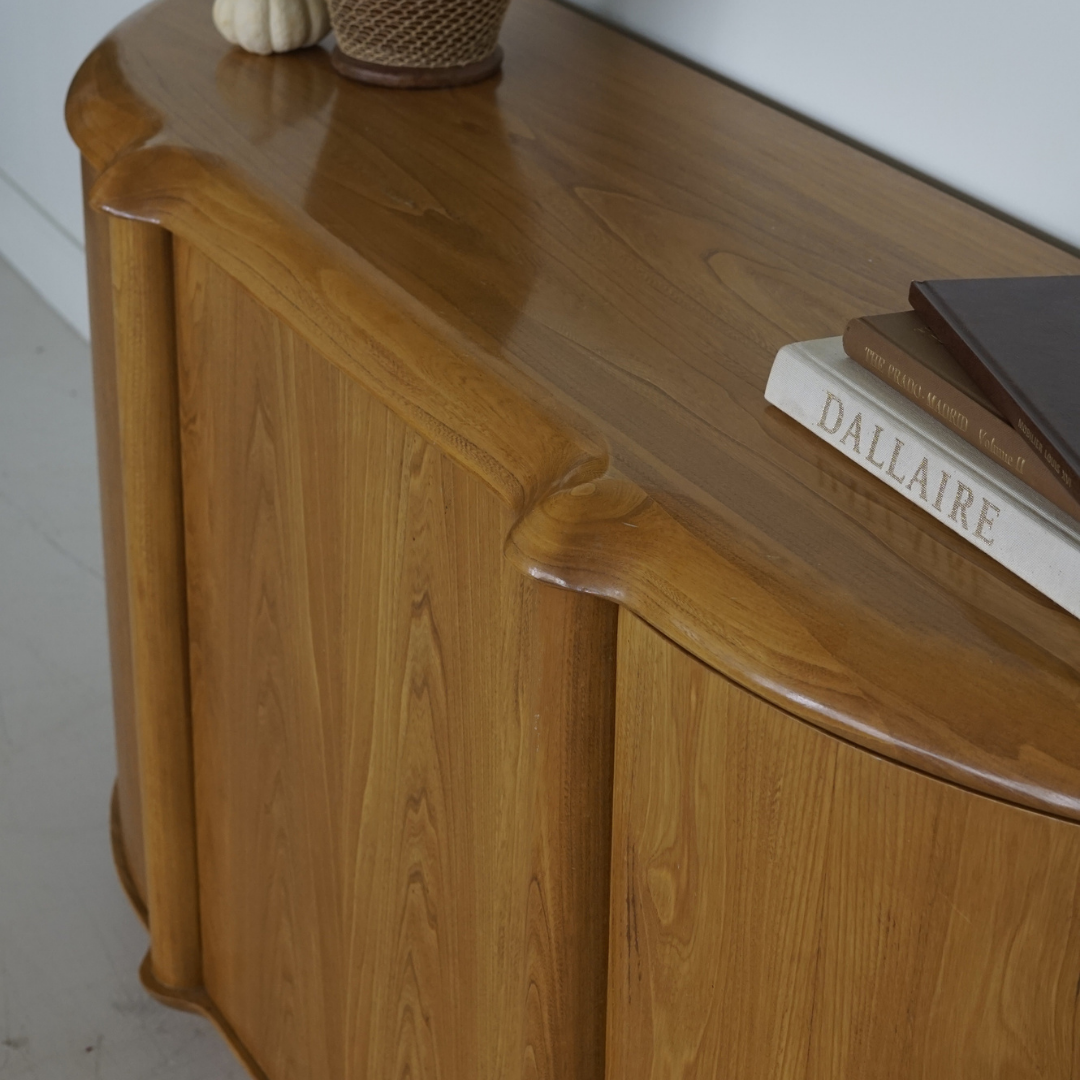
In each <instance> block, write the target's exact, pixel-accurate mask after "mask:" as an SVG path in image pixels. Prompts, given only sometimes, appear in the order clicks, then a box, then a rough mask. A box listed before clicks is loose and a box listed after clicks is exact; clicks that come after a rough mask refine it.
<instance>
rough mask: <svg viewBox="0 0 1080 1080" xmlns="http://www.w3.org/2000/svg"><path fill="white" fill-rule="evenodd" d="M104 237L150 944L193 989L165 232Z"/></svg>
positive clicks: (118, 223) (180, 557)
mask: <svg viewBox="0 0 1080 1080" xmlns="http://www.w3.org/2000/svg"><path fill="white" fill-rule="evenodd" d="M109 241H110V247H111V256H112V260H111V261H112V289H113V334H114V342H115V354H116V389H117V401H118V411H119V420H120V458H121V469H122V474H123V492H124V535H125V549H126V556H127V585H128V617H129V621H130V626H131V662H132V684H133V691H134V692H133V697H134V707H135V722H136V730H137V741H138V757H139V774H140V781H141V794H142V800H141V801H142V815H143V838H144V854H145V860H146V886H147V897H146V899H147V907H148V908H149V913H150V951H151V957H152V963H153V971H154V975H155V977H156V978H157V980H158V981H159V982H160V983H161V984H162V985H164V986H167V987H194V986H199V985H201V982H202V960H201V945H200V938H199V907H198V876H197V874H198V871H197V863H196V857H195V805H194V783H193V775H192V746H191V709H190V694H189V687H188V662H187V600H186V594H185V574H184V542H183V535H184V533H183V499H182V490H181V478H180V427H179V403H178V390H177V371H176V326H175V313H174V298H173V297H174V294H173V273H172V240H171V237H170V235H169V234H168V233H167V232H166V231H165V230H164V229H161V228H159V227H158V226H155V225H148V224H145V223H143V222H137V221H130V220H127V219H124V218H117V217H112V218H110V219H109Z"/></svg>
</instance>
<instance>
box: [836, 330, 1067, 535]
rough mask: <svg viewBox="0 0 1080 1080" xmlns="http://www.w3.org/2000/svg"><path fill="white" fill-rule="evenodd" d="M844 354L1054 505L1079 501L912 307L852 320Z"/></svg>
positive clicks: (1063, 506)
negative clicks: (889, 313) (910, 309)
mask: <svg viewBox="0 0 1080 1080" xmlns="http://www.w3.org/2000/svg"><path fill="white" fill-rule="evenodd" d="M844 352H846V353H847V354H848V356H850V357H851V359H852V360H854V361H855V362H856V363H857V364H860V365H861V366H862V367H864V368H866V369H867V370H868V371H872V372H873V373H874V374H875V375H877V376H878V377H879V378H880V379H882V380H883V381H885V382H886V383H888V384H889V385H890V386H892V387H893V388H894V389H896V390H899V391H900V393H901V394H903V395H904V397H906V398H907V399H908V400H909V401H912V402H914V403H915V404H916V405H918V406H919V408H920V409H922V410H923V412H926V413H928V414H929V415H930V416H933V417H934V418H935V419H937V420H940V421H941V423H943V424H944V425H945V426H946V427H948V428H949V429H950V430H952V431H955V432H956V434H957V435H959V436H960V437H961V438H962V439H964V440H965V441H967V442H969V443H971V445H972V446H974V447H976V448H977V449H979V450H981V451H982V452H983V453H984V454H985V455H986V456H987V457H989V458H992V459H993V460H994V461H996V462H997V463H998V464H999V465H1001V466H1002V467H1003V468H1005V469H1008V470H1009V472H1011V473H1012V474H1013V475H1014V476H1016V477H1018V478H1019V479H1021V480H1023V481H1024V483H1026V484H1027V485H1028V486H1029V487H1030V488H1032V489H1033V490H1035V491H1037V492H1038V493H1039V494H1040V495H1042V496H1044V497H1045V498H1047V499H1049V500H1050V502H1052V503H1053V504H1054V505H1055V506H1057V507H1059V508H1060V509H1062V510H1064V511H1065V512H1066V513H1067V514H1069V515H1070V516H1072V517H1074V518H1077V519H1078V520H1080V502H1078V501H1077V500H1076V499H1075V498H1073V496H1072V495H1071V494H1070V492H1069V491H1068V490H1067V489H1066V488H1065V487H1064V486H1063V485H1062V484H1061V482H1060V481H1059V480H1058V479H1057V477H1056V476H1055V475H1054V473H1052V472H1051V471H1050V469H1049V468H1047V466H1046V465H1044V464H1043V462H1042V461H1041V460H1040V457H1039V455H1038V454H1037V453H1035V452H1034V451H1033V450H1032V448H1031V446H1029V445H1028V442H1027V440H1026V439H1024V437H1023V436H1022V435H1021V434H1020V433H1019V432H1017V431H1015V430H1014V429H1013V428H1012V426H1011V425H1010V424H1009V422H1008V421H1007V420H1006V419H1005V417H1004V416H1002V415H1001V413H1000V412H999V411H998V409H997V408H996V407H995V405H994V404H993V402H991V401H990V399H989V398H988V397H987V396H986V395H985V394H984V393H983V392H982V390H980V389H979V387H978V386H977V385H976V384H975V382H974V381H973V380H972V379H971V377H970V376H969V375H968V374H967V373H966V372H965V371H964V369H963V368H962V367H961V366H960V365H959V364H958V363H957V361H956V360H955V359H954V358H953V356H952V354H951V353H950V352H949V350H948V349H946V348H945V346H944V345H942V344H941V342H940V341H938V340H937V338H935V337H934V335H933V334H932V333H931V332H930V330H929V329H928V328H927V326H926V323H925V322H923V320H922V319H921V318H920V317H919V316H918V315H917V314H916V313H915V312H914V311H898V312H895V313H893V314H891V315H867V316H865V317H864V318H861V319H852V320H851V322H850V323H848V326H847V329H846V330H845V331H844Z"/></svg>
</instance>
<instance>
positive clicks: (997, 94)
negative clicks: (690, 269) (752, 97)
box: [0, 0, 1080, 334]
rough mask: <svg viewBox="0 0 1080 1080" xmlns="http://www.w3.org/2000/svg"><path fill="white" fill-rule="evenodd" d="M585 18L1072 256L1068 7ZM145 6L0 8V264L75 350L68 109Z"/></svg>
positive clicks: (633, 4)
mask: <svg viewBox="0 0 1080 1080" xmlns="http://www.w3.org/2000/svg"><path fill="white" fill-rule="evenodd" d="M190 2H191V3H202V4H205V5H206V6H207V8H209V4H210V0H190ZM578 2H579V3H581V4H582V6H584V7H587V8H589V9H591V10H592V11H595V12H596V13H597V14H599V15H602V16H603V17H605V18H608V19H610V20H612V21H614V22H616V23H618V24H621V25H624V26H626V27H628V28H630V29H632V30H635V31H637V32H638V33H640V34H643V35H645V36H646V37H649V38H652V39H654V40H656V41H658V42H660V43H661V44H663V45H665V46H667V47H668V48H670V49H673V50H674V51H676V52H678V53H681V54H683V55H685V56H687V57H690V58H691V59H693V60H695V61H697V62H698V63H700V64H703V65H705V66H706V67H709V68H711V69H713V70H715V71H717V72H720V73H721V74H723V75H726V76H728V77H730V78H732V79H735V80H736V81H738V82H741V83H743V84H745V85H746V86H749V87H751V88H752V89H754V90H757V91H759V92H760V93H763V94H766V95H768V96H769V97H771V98H773V99H775V100H777V101H779V102H782V103H783V104H785V105H788V106H790V107H792V108H794V109H797V110H799V111H800V112H802V113H805V114H807V115H808V116H811V117H814V118H815V119H817V120H820V121H821V122H822V123H825V124H828V125H830V126H831V127H834V128H836V129H837V130H839V131H842V132H844V133H846V134H847V135H850V136H851V137H853V138H855V139H858V140H860V141H861V142H864V143H866V144H867V145H869V146H872V147H875V148H876V149H878V150H880V151H882V152H884V153H887V154H890V155H892V156H893V157H895V158H898V159H899V160H901V161H904V162H907V163H908V164H909V165H911V166H913V167H914V168H916V169H919V170H921V171H923V172H925V173H927V174H929V175H931V176H934V177H937V178H938V179H939V180H942V181H944V182H945V183H948V184H951V185H953V186H954V187H956V188H959V189H960V190H962V191H966V192H968V193H969V194H971V195H973V196H975V197H976V198H978V199H982V200H983V201H985V202H987V203H989V204H991V205H992V206H996V207H998V208H1000V209H1002V210H1004V211H1006V212H1007V213H1010V214H1013V215H1015V216H1016V217H1018V218H1020V219H1021V220H1024V221H1027V222H1029V223H1031V224H1032V225H1035V226H1036V227H1038V228H1040V229H1043V230H1045V231H1046V232H1048V233H1051V234H1053V235H1055V236H1058V237H1060V238H1061V239H1063V240H1065V241H1067V242H1069V243H1071V244H1074V245H1077V246H1080V56H1078V54H1080V2H1078V0H1023V2H1019V0H1012V2H1011V3H1008V4H1006V3H1005V2H1004V0H903V2H900V0H894V2H892V3H888V4H884V3H881V2H879V0H812V2H810V0H578ZM139 3H140V0H0V254H2V255H3V256H4V257H6V258H7V259H8V260H9V261H10V262H12V263H13V264H14V265H15V267H16V268H17V269H18V270H19V271H20V272H21V273H22V274H23V276H24V277H26V278H27V279H28V280H29V281H30V282H31V284H33V285H34V286H35V287H36V288H37V289H38V290H39V291H40V292H41V293H42V294H43V295H44V296H45V298H46V299H47V300H48V301H49V302H50V303H51V304H52V305H53V306H54V307H55V308H56V309H57V310H59V311H60V313H61V314H62V315H63V316H64V317H65V318H66V319H67V320H68V321H69V322H70V323H71V324H72V325H73V326H75V327H76V328H77V329H79V330H81V331H82V332H83V333H84V334H85V333H86V326H87V316H86V291H85V284H84V277H85V272H84V269H83V253H82V250H81V244H82V212H81V202H80V194H79V171H78V156H77V154H76V151H75V148H74V146H73V145H72V143H71V141H70V139H69V138H68V135H67V132H66V131H65V130H64V122H63V102H64V94H65V92H66V89H67V85H68V83H69V81H70V80H71V77H72V75H73V74H74V72H75V69H76V68H77V67H78V64H79V62H80V61H81V60H82V58H83V57H84V56H85V55H86V53H87V52H89V50H90V49H91V48H92V46H93V45H94V43H95V42H96V41H97V40H99V39H100V38H101V37H102V36H103V35H104V34H105V33H106V32H107V31H108V30H109V29H110V28H111V27H112V26H113V25H114V24H115V23H117V22H119V21H120V19H122V18H123V17H124V16H125V15H127V14H128V13H129V12H130V11H132V10H134V9H135V8H136V7H138V6H139ZM208 15H209V12H208Z"/></svg>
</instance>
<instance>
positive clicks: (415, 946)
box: [176, 242, 616, 1080]
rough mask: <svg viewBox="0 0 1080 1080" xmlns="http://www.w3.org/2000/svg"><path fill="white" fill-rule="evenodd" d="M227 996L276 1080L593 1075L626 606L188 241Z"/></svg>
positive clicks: (214, 969)
mask: <svg viewBox="0 0 1080 1080" xmlns="http://www.w3.org/2000/svg"><path fill="white" fill-rule="evenodd" d="M176 283H177V297H178V342H179V348H178V355H179V367H180V385H181V406H180V407H181V427H182V444H183V482H184V513H185V520H186V530H187V531H186V551H187V567H188V595H189V621H190V641H191V649H190V653H191V682H192V715H193V719H192V724H193V731H194V761H195V803H196V817H197V822H198V834H197V835H198V864H199V892H200V911H201V932H202V943H203V969H204V977H205V984H206V989H207V991H208V993H209V996H210V998H211V999H212V1000H213V1002H214V1003H215V1005H216V1006H217V1008H218V1009H219V1010H220V1012H221V1014H222V1016H223V1017H224V1018H225V1019H226V1021H227V1022H228V1024H230V1025H231V1026H232V1028H233V1029H234V1031H235V1033H236V1037H237V1038H238V1039H239V1041H240V1042H241V1043H242V1044H243V1045H244V1046H246V1047H247V1049H248V1050H249V1051H250V1052H251V1054H252V1055H253V1056H254V1058H255V1059H256V1061H257V1062H258V1063H259V1066H260V1067H261V1068H262V1069H263V1070H264V1071H265V1073H266V1074H267V1076H269V1077H270V1078H271V1080H293V1078H295V1080H308V1078H311V1077H326V1078H328V1080H347V1078H354V1080H361V1078H367V1077H399V1076H409V1077H412V1078H414V1080H419V1078H421V1077H425V1078H435V1077H439V1078H441V1080H479V1078H485V1080H504V1078H516V1077H527V1076H528V1077H534V1076H535V1077H550V1078H552V1080H566V1078H581V1080H599V1078H600V1077H601V1076H602V1074H603V1039H604V994H605V987H606V970H607V922H606V920H607V911H608V881H609V876H608V869H609V843H610V804H611V756H612V737H613V736H612V728H613V708H614V701H613V697H614V641H615V620H616V609H615V608H614V606H613V605H610V604H608V603H606V602H604V601H601V600H597V599H595V598H591V597H585V596H580V595H577V594H573V593H568V592H565V591H562V590H557V589H554V588H552V587H550V586H545V585H541V584H539V583H537V582H535V581H533V580H532V579H530V578H527V577H525V576H523V575H522V574H521V573H519V572H518V571H517V570H516V569H514V568H513V567H512V566H510V564H509V563H508V562H507V561H506V560H505V559H504V557H503V543H504V540H505V537H506V535H507V533H508V531H509V529H510V526H511V524H512V515H511V513H510V511H509V510H508V509H507V508H506V507H505V506H504V505H503V504H502V503H501V502H500V501H499V499H498V498H497V497H496V496H495V495H494V494H493V493H492V492H491V491H490V490H489V489H488V488H487V487H485V486H484V485H483V484H482V483H481V482H480V481H479V480H477V479H476V478H475V477H474V476H472V475H470V474H469V473H467V472H466V471H465V470H463V469H462V468H461V467H460V466H458V465H457V464H455V463H454V462H452V461H451V460H450V459H449V458H448V457H446V456H445V455H444V454H442V453H440V452H439V451H438V449H436V448H435V447H434V446H432V445H431V444H430V443H428V442H425V441H424V439H422V438H421V437H420V436H419V435H418V434H416V433H415V432H414V431H412V430H411V429H410V428H409V427H408V426H407V425H406V424H405V423H404V422H403V421H402V420H401V419H400V418H399V417H398V416H397V415H396V414H395V413H393V412H391V411H390V410H389V409H388V408H387V407H386V406H384V405H383V404H382V403H381V402H379V401H378V400H376V399H375V398H374V397H372V396H371V395H369V394H368V393H367V392H365V391H364V389H363V388H362V387H361V386H360V385H359V384H358V383H357V382H355V381H354V380H353V379H352V378H350V377H349V376H348V375H346V374H345V373H343V372H342V371H341V370H339V369H338V368H337V367H335V366H333V365H332V364H330V363H329V362H327V360H326V359H325V358H324V357H322V356H321V355H319V354H318V353H317V352H315V351H314V350H313V349H312V348H311V347H310V346H308V345H307V344H306V343H305V342H304V341H303V340H302V339H300V338H299V337H298V336H297V335H296V334H295V333H294V332H292V331H291V330H290V329H289V328H288V327H286V326H284V325H283V324H282V323H280V322H279V321H278V320H277V319H276V318H274V317H272V316H271V315H269V314H268V313H267V312H266V311H265V310H264V309H262V308H261V307H260V306H259V305H258V303H257V302H256V301H255V300H254V299H253V298H252V297H251V296H250V295H249V294H248V293H247V292H246V291H245V290H244V289H243V288H242V287H240V286H239V285H238V284H237V283H236V282H235V281H233V280H232V279H231V278H229V277H228V276H227V275H226V274H225V273H224V272H223V271H222V270H220V269H219V268H218V267H216V266H215V265H214V264H213V263H211V262H210V261H208V260H207V259H206V258H205V257H204V256H202V255H201V254H199V253H198V252H197V251H195V250H194V249H192V248H191V247H189V246H187V245H185V244H183V243H179V242H178V243H177V259H176Z"/></svg>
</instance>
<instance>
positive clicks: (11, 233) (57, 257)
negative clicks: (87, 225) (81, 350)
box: [0, 173, 90, 339]
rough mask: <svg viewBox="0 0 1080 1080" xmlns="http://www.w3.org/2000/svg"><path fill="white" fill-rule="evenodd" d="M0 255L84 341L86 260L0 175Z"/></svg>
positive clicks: (86, 329) (86, 335) (71, 239)
mask: <svg viewBox="0 0 1080 1080" xmlns="http://www.w3.org/2000/svg"><path fill="white" fill-rule="evenodd" d="M0 255H2V256H3V257H4V258H5V259H6V260H7V261H8V262H9V263H11V265H12V266H13V267H14V268H15V269H16V270H17V271H18V272H19V273H20V274H21V275H22V276H23V277H24V278H26V280H27V281H28V282H29V283H30V284H31V285H32V286H33V287H34V288H35V289H36V290H37V291H38V292H39V293H40V294H41V295H42V297H44V299H45V301H46V302H47V303H48V304H49V306H50V307H52V308H53V309H54V310H55V311H56V313H57V314H58V315H59V316H60V317H61V318H62V319H63V320H64V321H65V322H66V323H67V324H68V325H69V326H71V327H72V329H74V330H75V331H76V332H77V333H78V334H80V335H81V336H82V337H83V338H86V339H89V337H90V309H89V302H88V300H87V295H86V255H85V253H84V251H83V248H82V246H81V245H80V244H79V243H78V241H77V240H76V238H75V237H73V236H71V235H70V234H69V233H68V232H66V231H65V230H64V229H62V228H61V227H60V226H59V225H57V223H56V222H55V221H53V220H52V218H50V217H49V215H48V214H47V213H46V212H45V211H44V210H42V209H41V207H39V206H38V205H37V204H36V203H35V202H34V201H33V200H32V199H31V198H30V197H29V196H28V195H27V194H26V193H25V192H24V191H22V190H21V189H20V188H19V187H18V186H16V185H15V184H14V183H13V182H12V181H11V180H10V179H9V178H8V177H7V176H5V175H4V174H3V173H0Z"/></svg>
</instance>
